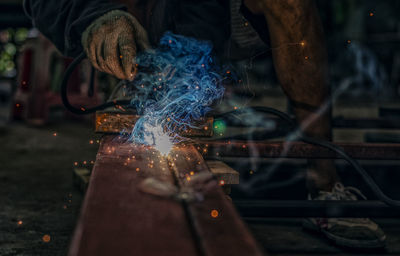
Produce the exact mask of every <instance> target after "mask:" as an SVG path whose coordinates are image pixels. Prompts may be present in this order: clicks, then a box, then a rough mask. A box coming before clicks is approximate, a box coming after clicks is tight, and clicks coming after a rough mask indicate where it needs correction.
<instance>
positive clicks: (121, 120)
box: [95, 110, 214, 137]
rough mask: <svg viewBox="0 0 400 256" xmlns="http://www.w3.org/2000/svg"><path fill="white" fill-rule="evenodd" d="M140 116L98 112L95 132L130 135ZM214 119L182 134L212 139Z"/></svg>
mask: <svg viewBox="0 0 400 256" xmlns="http://www.w3.org/2000/svg"><path fill="white" fill-rule="evenodd" d="M139 117H140V116H138V115H136V114H134V113H131V112H129V111H126V110H125V111H122V110H121V111H98V112H96V122H95V132H97V133H105V134H115V133H117V134H121V133H130V132H131V131H132V129H133V127H134V126H135V123H136V121H137V120H138V119H139ZM213 123H214V119H213V118H212V117H207V118H204V119H201V120H200V121H199V124H198V127H199V128H198V129H194V128H193V129H188V130H185V131H182V132H180V135H182V136H186V137H211V136H212V135H213Z"/></svg>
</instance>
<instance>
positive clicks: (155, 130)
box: [144, 123, 174, 156]
mask: <svg viewBox="0 0 400 256" xmlns="http://www.w3.org/2000/svg"><path fill="white" fill-rule="evenodd" d="M144 130H145V132H144V141H145V142H146V144H148V145H152V146H153V147H154V148H155V149H157V150H158V151H159V152H160V153H161V155H163V156H166V155H168V154H169V152H170V151H171V149H172V147H173V146H174V143H173V142H172V138H171V137H170V136H169V135H168V134H167V133H165V132H164V129H163V127H162V126H161V125H158V126H153V125H151V124H149V123H145V124H144Z"/></svg>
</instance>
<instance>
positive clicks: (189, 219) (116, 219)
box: [69, 136, 262, 256]
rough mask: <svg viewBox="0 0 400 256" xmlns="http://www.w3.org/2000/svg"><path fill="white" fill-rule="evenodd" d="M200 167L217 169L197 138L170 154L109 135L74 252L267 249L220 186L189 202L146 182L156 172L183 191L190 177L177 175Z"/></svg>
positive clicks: (175, 254)
mask: <svg viewBox="0 0 400 256" xmlns="http://www.w3.org/2000/svg"><path fill="white" fill-rule="evenodd" d="M172 169H174V170H178V173H179V175H177V176H175V172H173V171H172ZM195 172H196V173H197V172H207V173H209V170H208V168H207V166H206V164H205V162H204V161H203V159H202V157H201V155H200V154H199V153H198V152H197V151H196V150H195V148H194V147H192V146H190V145H187V146H184V145H182V146H181V147H179V148H177V149H174V151H173V152H172V153H171V154H170V157H169V158H168V159H167V158H165V157H161V156H160V154H159V153H158V151H156V150H154V149H153V148H152V147H145V146H138V145H134V144H132V143H126V142H125V141H124V139H123V138H122V137H121V136H106V137H105V138H103V140H102V142H101V145H100V149H99V151H98V154H97V159H96V163H95V165H94V168H93V171H92V175H91V178H90V183H89V187H88V190H87V193H86V196H85V201H84V203H83V206H82V210H81V216H80V219H79V221H78V224H77V227H76V231H75V234H74V237H73V239H72V244H71V247H70V252H69V256H83V255H85V256H86V255H96V256H105V255H107V256H108V255H119V256H124V255H147V256H153V255H154V256H155V255H157V256H158V255H166V256H170V255H171V256H179V255H182V256H199V255H204V256H209V255H233V256H235V255H237V256H239V255H262V254H261V252H260V251H259V249H258V247H257V245H256V243H255V242H254V239H253V238H252V236H251V235H250V233H249V231H248V230H247V228H246V227H245V225H244V224H243V222H242V221H241V219H240V218H239V216H238V214H237V213H236V211H235V209H234V207H233V206H232V204H231V202H229V201H228V200H227V199H226V196H225V195H224V194H223V192H222V189H221V188H220V187H219V186H214V187H213V188H212V189H211V190H210V191H208V192H207V193H205V195H204V197H205V198H204V200H203V201H196V202H187V201H185V200H184V197H178V194H176V195H175V196H174V197H171V196H164V195H159V194H157V193H159V192H160V191H161V192H163V190H162V189H161V190H160V191H158V192H157V191H156V192H157V193H152V192H151V191H152V190H153V192H154V190H157V186H155V187H148V189H147V190H143V187H144V185H143V184H144V183H145V181H148V180H149V178H153V179H156V180H157V181H158V182H159V183H158V184H159V185H160V184H161V185H162V186H164V187H168V188H171V187H172V188H173V189H172V191H175V189H176V190H177V191H179V187H180V185H179V184H180V183H179V182H178V180H182V179H181V178H177V177H183V178H184V179H187V177H188V176H187V175H189V176H192V177H193V175H195ZM181 175H183V176H181ZM167 190H168V189H167ZM149 191H150V192H149ZM174 193H177V192H174ZM160 194H162V193H160ZM179 195H180V194H179ZM173 198H175V199H173ZM177 198H180V200H177ZM188 210H189V211H188ZM213 210H217V211H218V216H217V217H213V216H212V212H213Z"/></svg>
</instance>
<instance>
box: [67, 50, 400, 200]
mask: <svg viewBox="0 0 400 256" xmlns="http://www.w3.org/2000/svg"><path fill="white" fill-rule="evenodd" d="M85 58H86V55H85V53H81V54H80V55H79V56H78V57H77V58H76V59H74V60H73V61H72V63H71V64H70V65H69V66H68V68H67V69H66V71H65V74H64V77H63V79H62V83H61V99H62V102H63V104H64V106H65V107H66V108H67V109H68V110H69V111H71V112H72V113H74V114H77V115H85V114H90V113H94V112H96V111H98V110H103V109H105V108H108V107H113V106H114V107H115V106H118V105H120V106H123V105H125V106H126V105H130V101H129V100H115V101H111V102H106V103H104V104H102V105H99V106H96V107H93V108H83V107H82V108H76V107H74V106H72V105H71V103H70V102H69V100H68V95H67V89H68V81H69V78H70V76H71V74H72V72H73V71H74V69H75V68H76V67H77V66H78V64H79V63H81V62H82V60H84V59H85ZM248 108H249V109H252V110H253V111H257V112H264V113H268V114H272V115H275V116H277V117H279V118H281V119H282V120H284V121H285V122H287V123H288V124H289V125H290V127H291V131H296V130H297V125H296V123H295V122H294V121H293V120H292V118H291V117H290V116H289V115H288V114H286V113H284V112H282V111H279V110H276V109H273V108H269V107H248ZM232 113H233V112H227V113H224V114H222V115H219V117H222V116H223V115H229V114H232ZM235 113H236V114H237V111H235ZM298 139H299V140H301V141H302V142H304V143H307V144H312V145H317V146H320V147H324V148H327V149H329V150H331V151H333V152H335V153H336V154H338V155H339V156H341V157H342V158H343V159H344V160H346V161H347V162H348V163H349V164H350V165H351V166H353V167H354V169H355V170H356V171H357V172H358V173H359V174H360V175H361V177H362V178H363V179H364V181H365V183H366V184H367V185H368V186H369V187H370V189H371V190H372V192H373V193H374V194H375V196H376V197H377V198H378V199H379V200H381V201H382V202H384V203H386V204H387V205H389V206H392V207H396V208H400V201H399V200H394V199H392V198H390V197H388V196H387V195H385V194H384V193H383V192H382V190H381V189H380V188H379V186H378V185H377V184H376V182H375V181H374V179H373V178H372V177H371V176H370V175H369V174H368V173H367V172H366V171H365V169H364V168H363V167H362V166H361V165H360V164H359V163H358V161H356V160H355V159H353V158H352V157H350V156H349V155H348V154H347V153H346V152H344V150H343V149H342V148H340V147H338V146H337V145H335V144H333V143H330V142H328V141H323V140H318V139H314V138H309V137H306V136H304V135H302V134H298Z"/></svg>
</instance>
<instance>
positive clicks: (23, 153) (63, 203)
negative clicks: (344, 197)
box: [0, 121, 400, 256]
mask: <svg viewBox="0 0 400 256" xmlns="http://www.w3.org/2000/svg"><path fill="white" fill-rule="evenodd" d="M54 133H56V136H55V134H54ZM97 139H98V136H97V137H96V136H95V135H94V133H93V131H92V127H91V123H90V122H72V123H71V122H67V121H63V122H61V123H58V124H54V125H48V126H46V127H42V128H33V127H28V126H26V125H23V124H19V123H14V124H11V125H10V126H9V127H8V128H4V129H2V130H1V132H0V150H1V151H0V152H1V154H0V202H1V206H2V207H0V255H2V256H11V255H42V256H47V255H48V256H50V255H51V256H53V255H66V252H67V249H68V245H69V241H70V237H71V235H72V232H73V229H74V226H75V223H76V220H77V216H78V213H79V207H80V204H81V202H82V194H81V193H80V192H79V191H78V190H77V189H76V188H74V187H73V184H72V169H73V166H74V163H75V162H78V163H79V164H82V163H83V161H87V162H88V163H90V161H91V160H94V159H95V154H96V151H97V143H96V140H97ZM91 140H93V142H94V143H93V144H91V143H90V141H91ZM20 221H21V222H20ZM378 223H379V224H380V225H381V226H382V228H383V229H384V231H385V232H386V233H387V235H388V248H387V249H386V250H381V251H373V252H365V251H364V252H354V251H348V250H342V249H340V248H337V247H335V246H333V245H332V244H330V243H329V242H327V241H326V240H325V239H323V238H321V237H319V236H317V235H315V234H311V233H306V232H304V231H303V230H302V228H301V220H300V219H268V220H265V221H263V222H253V221H249V222H248V225H249V227H250V228H251V230H252V232H253V234H254V235H255V237H256V239H257V240H258V241H259V243H260V245H261V246H263V247H264V248H265V249H266V250H267V251H268V252H269V253H270V254H271V255H310V254H313V255H365V254H366V253H369V254H371V255H383V254H390V255H400V221H399V220H378ZM45 235H49V236H50V241H48V242H45V241H44V236H45Z"/></svg>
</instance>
